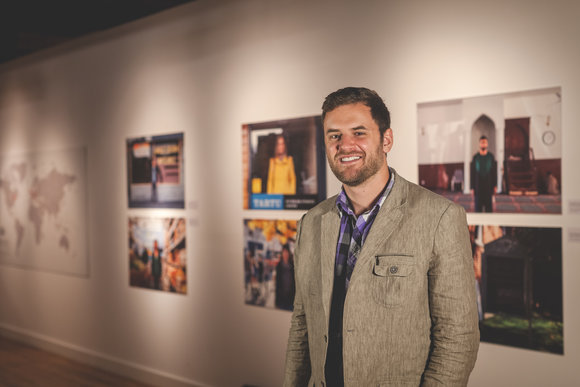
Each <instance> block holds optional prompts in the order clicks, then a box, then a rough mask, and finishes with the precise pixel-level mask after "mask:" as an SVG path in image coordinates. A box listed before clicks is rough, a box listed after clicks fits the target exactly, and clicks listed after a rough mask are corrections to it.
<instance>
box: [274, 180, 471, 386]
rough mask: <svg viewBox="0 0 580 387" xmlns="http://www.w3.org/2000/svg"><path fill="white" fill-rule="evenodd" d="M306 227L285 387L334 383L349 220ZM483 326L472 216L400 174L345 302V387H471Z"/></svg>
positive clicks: (323, 212) (322, 218) (320, 213)
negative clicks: (336, 319)
mask: <svg viewBox="0 0 580 387" xmlns="http://www.w3.org/2000/svg"><path fill="white" fill-rule="evenodd" d="M335 200H336V197H332V198H330V199H327V200H325V201H324V202H322V203H320V204H319V205H318V206H316V207H315V208H313V209H312V210H310V211H309V212H308V213H307V214H306V215H305V216H304V217H303V218H302V220H301V222H300V226H299V230H298V237H297V238H298V240H297V245H296V251H295V275H296V298H295V301H294V312H293V314H292V322H291V327H290V335H289V339H288V348H287V352H286V369H285V377H284V386H324V385H325V378H324V363H325V360H326V350H327V341H328V340H327V334H328V322H329V313H330V310H329V309H330V302H331V296H332V286H333V278H334V277H333V275H334V274H333V273H334V261H335V255H336V245H337V242H338V234H339V224H340V215H339V212H338V210H337V209H336V206H335ZM478 347H479V328H478V316H477V305H476V298H475V278H474V273H473V260H472V254H471V246H470V242H469V233H468V229H467V223H466V218H465V211H464V210H463V208H462V207H461V206H458V205H456V204H453V203H452V202H450V201H448V200H446V199H444V198H443V197H441V196H439V195H436V194H434V193H432V192H430V191H428V190H426V189H424V188H422V187H419V186H417V185H415V184H412V183H410V182H408V181H407V180H405V179H403V178H402V177H401V176H399V175H397V174H396V172H395V182H394V186H393V188H392V191H391V193H390V194H389V197H388V198H387V200H386V201H385V203H384V204H383V206H382V207H381V209H380V211H379V213H378V215H377V218H376V219H375V221H374V223H373V226H372V228H371V230H370V233H369V235H368V237H367V239H366V242H365V244H364V245H363V248H362V250H361V252H360V255H359V258H358V261H357V263H356V266H355V268H354V271H353V273H352V277H351V280H350V284H349V288H348V292H347V295H346V299H345V304H344V320H343V361H344V379H345V386H357V387H358V386H419V385H421V386H432V385H443V386H465V385H466V384H467V380H468V378H469V374H470V373H471V370H472V369H473V366H474V364H475V359H476V357H477V350H478Z"/></svg>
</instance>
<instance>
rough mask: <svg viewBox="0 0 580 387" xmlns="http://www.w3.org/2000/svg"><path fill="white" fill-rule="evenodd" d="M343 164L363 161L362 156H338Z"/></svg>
mask: <svg viewBox="0 0 580 387" xmlns="http://www.w3.org/2000/svg"><path fill="white" fill-rule="evenodd" d="M337 158H338V159H339V160H340V162H341V163H352V162H354V161H357V160H360V159H362V156H360V155H349V156H337Z"/></svg>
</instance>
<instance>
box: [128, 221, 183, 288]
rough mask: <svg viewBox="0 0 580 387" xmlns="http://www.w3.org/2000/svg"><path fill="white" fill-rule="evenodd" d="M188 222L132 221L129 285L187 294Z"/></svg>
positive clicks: (130, 227) (130, 223)
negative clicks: (186, 226) (186, 228)
mask: <svg viewBox="0 0 580 387" xmlns="http://www.w3.org/2000/svg"><path fill="white" fill-rule="evenodd" d="M185 236H186V233H185V218H148V217H130V218H129V285H130V286H135V287H139V288H146V289H154V290H162V291H166V292H172V293H181V294H186V293H187V251H186V243H185V242H186V237H185Z"/></svg>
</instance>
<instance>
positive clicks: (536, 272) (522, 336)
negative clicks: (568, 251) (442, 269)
mask: <svg viewBox="0 0 580 387" xmlns="http://www.w3.org/2000/svg"><path fill="white" fill-rule="evenodd" d="M469 233H470V238H471V246H472V251H473V266H474V269H475V277H476V288H477V298H478V300H477V304H478V311H479V320H480V332H481V341H486V342H490V343H495V344H502V345H508V346H513V347H520V348H527V349H532V350H536V351H544V352H551V353H557V354H563V353H564V340H563V334H564V332H563V331H564V324H563V310H562V229H561V228H535V227H505V226H490V225H471V226H469Z"/></svg>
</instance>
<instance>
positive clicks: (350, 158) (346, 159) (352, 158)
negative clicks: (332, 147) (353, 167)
mask: <svg viewBox="0 0 580 387" xmlns="http://www.w3.org/2000/svg"><path fill="white" fill-rule="evenodd" d="M358 159H360V156H350V157H343V158H342V159H340V160H341V161H354V160H358Z"/></svg>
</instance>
